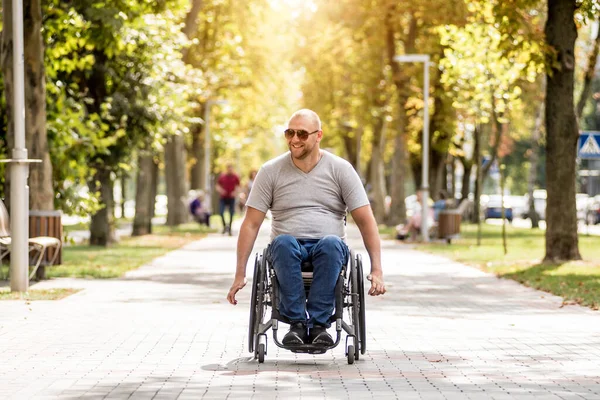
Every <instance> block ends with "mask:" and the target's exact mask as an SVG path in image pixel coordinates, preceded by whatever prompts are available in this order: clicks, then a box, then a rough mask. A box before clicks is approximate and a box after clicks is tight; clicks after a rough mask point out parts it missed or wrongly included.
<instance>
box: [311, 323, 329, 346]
mask: <svg viewBox="0 0 600 400" xmlns="http://www.w3.org/2000/svg"><path fill="white" fill-rule="evenodd" d="M309 339H310V342H311V343H312V344H318V345H320V346H332V345H333V338H332V337H331V335H330V334H329V333H327V328H325V327H324V326H322V325H315V326H314V327H312V328H311V329H310V336H309Z"/></svg>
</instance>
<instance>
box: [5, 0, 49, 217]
mask: <svg viewBox="0 0 600 400" xmlns="http://www.w3.org/2000/svg"><path fill="white" fill-rule="evenodd" d="M3 7H4V8H3V15H4V26H3V32H2V51H1V55H2V72H3V75H4V76H3V78H4V85H5V95H6V113H7V121H8V129H7V144H8V148H9V149H12V148H13V147H14V120H13V109H14V106H13V100H14V97H13V96H14V86H13V72H14V71H13V65H12V63H13V49H12V46H13V36H12V35H13V33H12V29H13V25H12V2H11V1H6V0H5V1H4V3H3ZM23 23H24V26H26V27H27V29H24V31H23V32H24V48H23V50H24V61H25V63H24V68H25V81H24V83H25V146H26V147H27V150H28V157H29V158H31V159H38V160H42V163H41V164H31V166H30V170H29V179H28V185H29V188H30V190H29V208H30V209H35V210H54V189H53V186H52V164H51V162H50V152H49V150H48V137H47V133H46V71H45V68H44V42H43V38H42V33H41V32H42V11H41V5H40V1H39V0H24V1H23ZM9 151H10V150H9ZM9 155H10V154H9ZM6 181H7V193H10V188H9V187H10V182H9V181H10V177H9V176H7V179H6ZM8 207H10V204H8Z"/></svg>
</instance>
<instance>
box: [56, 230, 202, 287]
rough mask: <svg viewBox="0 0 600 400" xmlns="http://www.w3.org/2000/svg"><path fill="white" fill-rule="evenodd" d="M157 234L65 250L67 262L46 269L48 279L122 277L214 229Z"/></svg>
mask: <svg viewBox="0 0 600 400" xmlns="http://www.w3.org/2000/svg"><path fill="white" fill-rule="evenodd" d="M153 231H154V232H153V234H151V235H145V236H138V237H125V238H122V239H121V240H120V241H119V242H118V243H116V244H113V245H111V246H108V247H97V246H89V245H82V244H77V245H70V246H65V247H64V248H63V263H62V265H57V266H54V267H49V268H46V276H47V277H49V278H55V277H74V278H99V279H107V278H118V277H120V276H122V275H123V274H124V273H125V272H127V271H130V270H133V269H136V268H138V267H140V266H142V265H144V264H147V263H149V262H150V261H152V260H153V259H154V258H156V257H160V256H162V255H164V254H165V253H167V252H169V251H172V250H176V249H178V248H180V247H182V246H184V245H186V244H188V243H190V242H193V241H195V240H199V239H202V238H203V237H205V236H206V234H207V233H208V232H211V231H212V230H210V229H208V228H206V227H204V226H200V225H198V224H197V223H189V224H183V225H180V226H178V227H175V228H171V227H168V226H165V225H155V226H153Z"/></svg>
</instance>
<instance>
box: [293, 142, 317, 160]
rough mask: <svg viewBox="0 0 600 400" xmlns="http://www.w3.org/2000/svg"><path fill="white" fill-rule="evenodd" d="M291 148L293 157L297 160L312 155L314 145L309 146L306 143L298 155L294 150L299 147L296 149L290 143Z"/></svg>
mask: <svg viewBox="0 0 600 400" xmlns="http://www.w3.org/2000/svg"><path fill="white" fill-rule="evenodd" d="M288 147H289V149H290V153H291V154H292V157H294V158H295V159H297V160H304V159H305V158H306V157H308V156H309V155H310V153H311V152H312V149H313V148H312V147H310V148H309V147H307V146H306V145H304V147H303V148H302V152H301V153H300V154H298V155H294V151H298V149H294V148H293V147H292V145H291V144H290V145H289V146H288Z"/></svg>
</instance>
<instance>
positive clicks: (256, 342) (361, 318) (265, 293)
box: [248, 249, 366, 364]
mask: <svg viewBox="0 0 600 400" xmlns="http://www.w3.org/2000/svg"><path fill="white" fill-rule="evenodd" d="M302 279H303V281H304V290H305V292H306V295H307V297H308V291H309V290H310V285H311V282H312V264H311V263H310V262H304V263H303V264H302ZM364 292H365V291H364V280H363V268H362V258H361V255H360V254H356V253H354V252H353V251H351V252H350V257H349V260H348V263H347V264H346V265H344V266H342V269H341V272H340V275H339V276H338V280H337V283H336V287H335V310H334V313H333V315H331V317H330V318H329V321H330V322H331V323H332V325H333V324H335V330H336V333H337V335H336V338H335V341H334V343H333V344H332V345H331V346H323V345H314V344H312V343H306V344H301V345H294V346H285V345H283V344H282V343H281V342H280V341H279V339H278V338H277V332H278V328H279V322H283V323H286V324H289V322H290V321H289V320H287V318H285V317H284V316H283V315H280V313H279V284H278V282H277V277H276V276H275V270H274V268H273V266H272V264H271V263H270V261H269V259H268V257H267V249H264V250H263V252H262V254H259V253H257V254H256V259H255V263H254V278H253V280H252V295H251V300H250V321H249V327H248V350H249V351H250V353H254V358H255V359H258V362H259V363H263V362H264V361H265V355H266V354H267V332H268V330H269V329H272V330H273V341H274V342H275V344H276V345H277V346H278V347H281V348H283V349H286V350H290V351H292V352H294V353H309V354H323V353H325V352H326V351H327V350H330V349H333V348H334V347H337V346H338V345H339V343H340V342H341V339H342V330H343V331H344V332H345V333H346V343H345V355H346V357H347V359H348V364H354V361H355V360H358V359H359V356H360V354H365V351H366V326H365V295H364ZM269 309H270V314H271V315H270V317H268V316H267V315H268V311H269ZM344 310H346V312H347V314H348V316H347V318H348V322H346V321H344V319H343V314H344Z"/></svg>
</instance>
